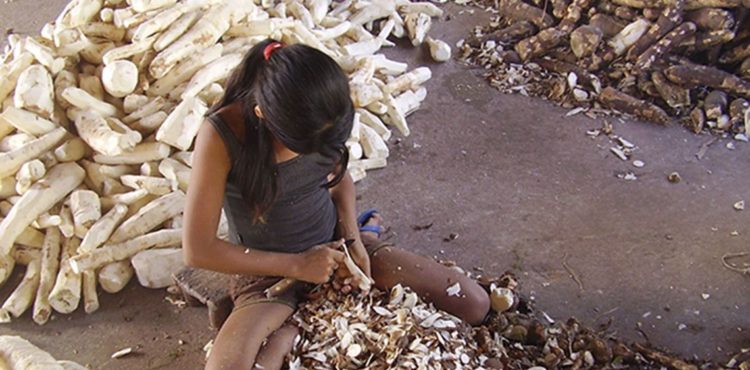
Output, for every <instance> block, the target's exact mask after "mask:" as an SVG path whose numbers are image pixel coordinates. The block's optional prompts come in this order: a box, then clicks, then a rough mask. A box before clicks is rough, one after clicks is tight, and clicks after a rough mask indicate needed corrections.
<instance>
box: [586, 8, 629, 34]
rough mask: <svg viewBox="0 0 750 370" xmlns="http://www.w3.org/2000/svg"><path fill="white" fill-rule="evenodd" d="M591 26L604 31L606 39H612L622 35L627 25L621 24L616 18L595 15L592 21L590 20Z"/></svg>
mask: <svg viewBox="0 0 750 370" xmlns="http://www.w3.org/2000/svg"><path fill="white" fill-rule="evenodd" d="M589 24H590V25H591V26H594V27H596V28H598V29H599V30H601V31H602V34H603V35H604V37H606V38H608V39H609V38H612V36H614V35H616V34H618V33H620V31H622V29H623V28H625V24H624V23H622V22H619V21H618V20H617V19H615V18H614V17H610V16H608V15H606V14H601V13H599V14H595V15H594V16H593V17H591V19H590V20H589Z"/></svg>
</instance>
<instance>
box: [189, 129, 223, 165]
mask: <svg viewBox="0 0 750 370" xmlns="http://www.w3.org/2000/svg"><path fill="white" fill-rule="evenodd" d="M193 158H194V159H193V161H194V162H195V159H196V158H201V159H206V160H210V161H211V162H214V163H217V164H218V163H226V164H227V165H229V163H230V155H229V148H228V147H227V144H226V143H225V142H224V139H223V138H222V137H221V134H219V132H218V131H217V130H216V128H215V127H214V125H213V124H212V123H211V122H210V120H209V119H208V118H206V119H205V121H204V122H203V124H202V125H201V127H200V129H199V130H198V136H197V137H196V139H195V148H194V152H193Z"/></svg>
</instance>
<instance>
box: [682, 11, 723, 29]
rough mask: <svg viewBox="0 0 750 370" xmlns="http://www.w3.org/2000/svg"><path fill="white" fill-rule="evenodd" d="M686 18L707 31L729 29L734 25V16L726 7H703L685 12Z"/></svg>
mask: <svg viewBox="0 0 750 370" xmlns="http://www.w3.org/2000/svg"><path fill="white" fill-rule="evenodd" d="M685 20H686V21H690V22H693V23H695V25H696V26H698V29H701V30H705V31H716V30H729V29H732V28H733V27H734V16H733V15H732V13H731V12H729V11H728V10H726V9H717V8H703V9H696V10H693V11H690V12H687V13H686V14H685Z"/></svg>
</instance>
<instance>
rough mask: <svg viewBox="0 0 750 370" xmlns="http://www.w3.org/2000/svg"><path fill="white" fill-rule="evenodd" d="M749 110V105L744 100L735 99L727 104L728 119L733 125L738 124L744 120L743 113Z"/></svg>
mask: <svg viewBox="0 0 750 370" xmlns="http://www.w3.org/2000/svg"><path fill="white" fill-rule="evenodd" d="M748 109H750V103H748V101H747V100H746V99H743V98H737V99H734V100H732V103H730V104H729V117H731V122H732V124H733V125H735V124H740V123H742V122H743V121H744V120H745V111H747V110H748Z"/></svg>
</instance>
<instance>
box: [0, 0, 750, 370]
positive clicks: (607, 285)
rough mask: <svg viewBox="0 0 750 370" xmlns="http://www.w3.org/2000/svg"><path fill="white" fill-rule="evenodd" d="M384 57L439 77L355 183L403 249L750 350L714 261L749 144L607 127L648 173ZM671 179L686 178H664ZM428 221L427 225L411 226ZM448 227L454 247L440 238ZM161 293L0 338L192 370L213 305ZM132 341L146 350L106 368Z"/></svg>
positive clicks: (446, 73) (586, 315) (735, 280)
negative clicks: (184, 303) (380, 159)
mask: <svg viewBox="0 0 750 370" xmlns="http://www.w3.org/2000/svg"><path fill="white" fill-rule="evenodd" d="M64 4H65V1H59V0H55V1H45V0H34V1H32V0H16V1H9V2H6V4H2V5H0V26H2V29H6V28H12V29H14V30H15V31H16V32H20V33H36V32H38V29H40V27H41V26H42V24H43V23H44V21H46V20H52V19H54V17H55V16H56V15H57V14H58V13H59V11H60V9H61V8H62V6H63V5H64ZM445 9H446V10H448V13H447V14H448V15H449V16H448V17H445V18H446V19H443V20H441V21H440V22H438V23H437V24H436V26H435V27H434V29H433V31H432V34H433V36H435V37H438V38H442V39H444V40H446V41H447V42H448V43H449V44H451V45H454V44H455V43H456V42H457V41H458V40H459V39H461V38H463V37H465V36H466V34H467V31H468V30H469V29H470V28H472V27H473V25H475V24H478V23H480V22H483V21H484V20H485V19H486V15H485V14H484V13H482V12H481V11H479V10H477V11H476V12H475V13H474V14H471V13H470V12H469V11H468V10H469V8H463V7H458V6H452V5H447V6H445ZM389 54H391V55H394V58H407V59H408V60H409V64H410V66H417V65H422V64H428V65H430V67H431V68H432V70H433V79H432V80H431V81H430V82H429V83H428V84H427V88H428V97H427V100H426V101H425V102H424V104H423V107H422V109H420V110H419V111H418V112H417V113H415V114H414V115H412V116H410V118H409V123H410V125H411V127H412V132H413V134H412V135H411V136H410V137H408V138H402V139H400V140H399V139H396V140H393V139H392V141H393V142H392V143H391V149H392V151H391V157H390V158H389V165H388V167H387V168H385V169H383V170H379V171H374V172H370V173H369V174H368V176H367V178H366V179H365V180H363V181H362V182H360V183H359V185H358V190H359V194H360V199H359V206H360V208H361V209H364V208H365V207H371V206H375V207H377V208H378V209H379V210H380V211H381V212H382V214H383V215H384V217H385V218H386V220H387V222H388V224H389V225H390V226H391V231H392V233H391V234H392V235H393V240H395V241H396V242H397V244H399V245H401V246H402V247H404V248H408V249H411V250H413V251H416V252H419V253H422V254H425V255H428V256H438V257H440V258H444V259H452V260H455V261H457V262H458V263H459V264H460V265H462V266H464V267H467V268H474V267H479V268H482V269H483V270H484V271H485V273H486V274H500V273H501V272H503V271H505V270H512V271H514V272H515V273H516V274H517V275H518V276H519V277H520V279H521V281H522V284H523V285H522V291H523V292H525V294H527V295H528V296H529V297H531V298H532V299H534V300H535V301H536V302H537V304H536V307H537V308H538V309H539V310H541V311H544V312H546V313H547V314H548V315H549V316H550V317H551V318H554V319H564V318H567V317H570V316H574V317H577V318H579V319H580V320H581V321H583V322H584V323H586V324H588V325H591V326H599V325H607V324H609V330H610V331H612V332H614V333H616V335H617V336H619V337H621V338H624V339H627V340H634V341H646V340H649V341H650V342H651V343H653V344H654V345H656V346H657V347H660V348H664V349H668V350H670V351H673V352H675V353H677V354H679V355H681V356H684V357H687V358H692V357H698V358H702V359H707V360H714V361H725V360H726V359H727V358H728V355H729V353H730V352H734V351H737V350H739V349H740V348H743V347H750V306H749V303H750V300H749V299H748V297H749V296H750V294H749V293H750V285H749V284H748V280H747V277H743V276H741V275H739V274H737V273H734V272H730V271H729V270H727V269H725V268H724V267H723V266H722V264H721V257H722V255H724V254H726V253H734V252H742V251H749V250H748V237H749V236H750V222H748V221H750V211H744V212H738V211H735V210H734V209H733V207H732V205H733V204H734V203H735V202H737V201H739V200H743V199H744V200H747V201H750V176H748V172H749V171H750V162H749V161H748V155H749V154H750V147H748V144H745V143H741V142H735V146H736V149H734V150H729V149H728V148H727V147H726V144H727V143H729V142H730V140H728V139H721V140H719V141H717V142H715V143H714V144H713V145H711V146H710V147H709V148H708V150H707V151H706V155H705V156H704V158H703V159H701V160H698V159H697V158H696V155H695V154H696V152H698V151H699V149H700V148H701V146H702V145H703V144H704V143H706V142H708V141H709V140H710V139H711V137H710V136H707V135H694V134H691V133H689V132H688V131H687V130H684V129H682V128H680V127H667V128H664V127H657V126H655V125H652V124H647V123H641V122H635V121H624V122H620V121H618V120H616V119H615V120H611V122H613V123H614V127H615V133H616V134H618V135H620V136H622V137H624V138H626V139H628V140H629V141H631V142H633V143H635V144H636V145H637V146H638V150H637V151H636V152H635V155H634V159H640V160H642V161H643V162H645V164H646V165H645V167H643V168H635V167H633V166H632V164H631V163H628V162H623V161H621V160H620V159H618V158H616V157H615V156H613V155H612V154H611V153H610V152H609V148H610V147H611V146H613V145H612V144H611V143H610V142H609V140H608V139H607V138H605V137H597V138H594V139H592V138H590V137H588V136H587V135H586V131H587V130H590V129H593V128H598V127H600V126H601V124H602V121H601V120H592V119H589V118H586V117H584V116H581V115H578V116H574V117H565V113H566V111H567V110H565V109H562V108H559V107H556V106H554V105H552V104H550V103H548V102H545V101H542V100H539V99H530V98H526V97H522V96H510V95H502V94H499V93H497V92H496V91H494V90H493V89H491V88H490V87H488V86H487V84H486V83H485V82H484V81H483V80H482V78H481V76H480V74H481V71H476V70H472V69H470V68H467V67H466V66H463V65H461V64H460V63H458V62H454V61H452V62H448V63H445V64H443V65H434V64H432V63H430V62H429V61H428V60H427V59H426V58H425V55H424V51H423V50H414V49H410V48H400V49H395V50H391V51H389ZM626 171H633V172H635V174H636V175H637V177H638V179H637V180H636V181H625V180H622V179H619V178H618V177H617V176H616V175H617V174H619V173H624V172H626ZM673 171H677V172H679V174H680V175H681V177H682V181H681V182H680V183H678V184H672V183H669V182H668V181H667V179H666V177H667V174H669V173H671V172H673ZM424 225H432V227H430V228H428V229H426V230H422V231H415V230H414V229H413V227H414V226H424ZM735 231H736V233H735V234H738V235H734V236H733V235H732V234H733V232H735ZM450 234H455V235H457V238H456V239H455V240H452V241H444V239H445V240H447V239H446V238H448V237H449V235H450ZM563 262H565V263H566V264H567V265H568V266H569V267H570V268H571V270H572V271H574V272H575V274H576V275H577V277H579V278H580V281H581V282H582V287H579V285H578V284H577V283H576V282H575V281H574V280H573V279H572V278H571V276H570V274H569V272H568V271H566V269H565V268H564V267H563ZM19 279H20V276H18V275H16V276H15V279H14V280H13V281H11V282H10V283H9V284H6V286H5V288H4V289H2V290H0V299H4V298H5V296H7V294H8V293H9V291H10V289H9V288H10V287H14V286H15V285H16V282H17V281H18V280H19ZM165 296H166V292H164V291H160V290H147V289H144V288H141V287H140V286H138V285H137V283H136V282H131V284H130V285H129V286H128V287H127V288H126V289H125V291H123V292H121V293H119V294H116V295H107V294H106V293H102V295H101V308H100V310H99V311H98V312H96V313H94V314H92V315H86V314H84V313H81V312H77V313H75V314H73V315H70V316H60V315H57V316H53V320H52V321H51V322H50V323H48V324H47V325H45V326H43V327H39V326H36V325H35V324H34V323H33V322H32V321H31V319H30V317H24V318H23V319H21V320H17V321H15V322H13V323H12V324H10V325H7V326H2V327H0V334H12V335H21V336H24V337H25V338H27V339H29V340H31V341H32V342H34V343H36V344H37V345H39V346H41V347H42V348H44V349H46V350H48V351H50V352H51V353H52V354H53V355H54V356H55V357H57V358H59V359H72V360H76V361H79V362H81V363H83V364H88V365H90V366H91V367H92V368H95V369H156V368H161V369H177V368H182V369H193V368H200V367H201V363H202V359H203V356H204V354H203V351H202V347H203V345H204V344H205V343H206V342H208V341H209V340H210V339H211V338H212V336H213V335H214V333H213V332H212V331H210V330H209V329H208V328H207V320H206V311H205V309H204V308H186V309H178V308H177V307H175V306H173V305H171V304H170V303H168V302H167V301H165V299H164V297H165ZM181 343H182V344H181ZM124 347H136V348H137V351H136V354H135V355H131V356H128V357H125V358H123V359H118V360H112V359H110V354H112V353H113V352H115V351H116V350H119V349H121V348H124Z"/></svg>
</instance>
